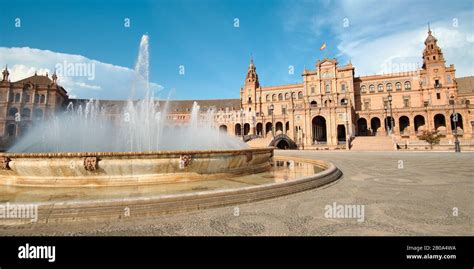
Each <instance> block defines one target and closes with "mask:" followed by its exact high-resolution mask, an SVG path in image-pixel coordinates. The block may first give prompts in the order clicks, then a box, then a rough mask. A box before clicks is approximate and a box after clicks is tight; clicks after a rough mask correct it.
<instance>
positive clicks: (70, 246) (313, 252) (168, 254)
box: [0, 236, 474, 269]
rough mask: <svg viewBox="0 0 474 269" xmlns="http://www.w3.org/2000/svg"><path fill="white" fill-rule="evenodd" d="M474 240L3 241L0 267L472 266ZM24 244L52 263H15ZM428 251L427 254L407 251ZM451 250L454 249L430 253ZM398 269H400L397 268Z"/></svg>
mask: <svg viewBox="0 0 474 269" xmlns="http://www.w3.org/2000/svg"><path fill="white" fill-rule="evenodd" d="M473 238H474V237H431V236H430V237H2V238H0V253H1V255H0V268H1V269H8V268H11V266H13V265H38V264H43V265H50V266H57V265H61V264H98V263H99V264H105V263H119V264H168V263H191V264H203V263H205V264H209V263H237V264H244V263H250V262H251V263H278V264H295V263H311V264H369V265H370V264H372V265H376V264H394V265H400V266H403V268H405V267H406V266H414V267H416V268H418V267H420V266H422V265H429V267H431V268H433V267H435V266H443V267H444V266H448V267H449V268H455V267H453V266H454V265H460V264H464V265H466V266H468V267H467V268H473V267H472V266H473V265H474V262H473V258H472V256H473V255H472V253H474V248H473V242H474V240H473ZM26 243H28V244H29V245H30V246H31V245H36V246H43V245H49V246H55V247H56V248H55V258H56V260H55V262H54V263H49V262H48V261H47V260H46V259H42V260H40V259H28V260H26V259H19V258H18V249H19V247H20V246H24V245H25V244H26ZM407 246H430V247H431V248H432V250H430V251H424V250H420V251H419V252H416V251H414V250H407ZM434 246H440V247H441V246H454V247H455V248H456V250H437V251H435V250H433V247H434ZM428 253H431V254H440V255H445V254H449V255H451V254H454V255H456V259H451V260H441V261H439V260H433V259H423V260H407V257H406V255H411V254H413V255H417V254H421V255H425V254H428ZM400 268H402V267H400Z"/></svg>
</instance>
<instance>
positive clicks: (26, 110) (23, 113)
mask: <svg viewBox="0 0 474 269" xmlns="http://www.w3.org/2000/svg"><path fill="white" fill-rule="evenodd" d="M21 116H22V117H25V118H29V117H30V116H31V110H30V109H29V108H27V107H25V108H23V110H22V111H21Z"/></svg>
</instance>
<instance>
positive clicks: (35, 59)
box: [0, 0, 474, 99]
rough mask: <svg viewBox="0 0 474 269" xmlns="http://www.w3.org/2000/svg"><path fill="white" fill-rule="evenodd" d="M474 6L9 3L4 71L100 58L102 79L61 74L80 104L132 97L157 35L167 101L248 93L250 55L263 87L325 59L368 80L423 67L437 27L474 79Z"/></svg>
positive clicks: (0, 45) (251, 0)
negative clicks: (146, 43)
mask: <svg viewBox="0 0 474 269" xmlns="http://www.w3.org/2000/svg"><path fill="white" fill-rule="evenodd" d="M473 3H474V1H470V0H465V1H463V0H459V1H453V2H449V3H448V2H447V1H401V0H398V1H397V0H395V1H372V0H367V1H362V0H361V1H328V0H327V1H326V0H323V1H290V0H260V1H258V0H257V1H256V0H235V1H229V0H227V1H226V0H224V1H217V0H173V1H172V0H165V1H143V0H139V1H131V0H130V1H123V0H122V1H91V0H82V1H75V0H74V1H57V0H49V1H43V0H35V1H21V0H20V1H9V2H8V4H4V5H2V9H1V10H0V24H1V27H0V64H1V65H5V64H8V65H9V66H10V67H11V68H12V71H13V74H12V78H14V79H21V78H22V77H24V76H26V75H29V74H32V73H34V71H38V72H39V73H44V72H49V73H50V72H52V70H54V69H55V66H56V64H57V63H62V62H63V61H67V62H74V61H79V62H93V63H95V64H96V68H95V70H96V75H95V77H94V79H92V80H90V79H85V78H83V77H74V76H71V77H60V80H59V81H60V84H61V83H62V84H63V85H64V86H65V88H66V90H68V91H69V92H70V93H71V95H72V96H73V97H78V98H100V99H123V98H127V97H128V93H129V88H130V86H129V85H131V81H130V77H131V69H133V67H134V65H135V61H136V57H137V52H138V45H139V42H140V38H141V36H142V35H143V34H144V33H148V35H149V36H150V48H149V49H150V81H151V82H153V85H154V88H153V89H155V90H157V91H159V92H160V94H161V96H162V97H166V96H167V94H168V92H169V91H170V90H172V89H174V90H173V93H172V98H173V99H211V98H238V96H239V89H240V87H241V85H242V83H243V79H244V77H245V73H246V70H247V66H248V63H249V58H250V54H252V55H253V57H254V60H255V64H256V66H257V72H258V74H259V77H260V81H261V84H263V85H264V86H265V85H279V84H289V83H299V82H301V76H300V74H301V72H302V70H303V68H304V66H306V67H307V68H311V69H312V68H314V64H315V62H316V60H317V59H318V58H323V57H325V56H328V57H337V59H338V61H339V63H340V64H345V63H347V61H349V60H351V61H352V63H353V64H354V66H355V68H356V74H357V75H369V74H374V73H380V72H384V71H386V68H385V67H386V63H387V62H389V63H393V62H408V63H412V62H418V61H419V60H420V59H421V53H422V49H423V40H424V38H425V37H426V28H427V26H426V25H427V23H428V22H430V23H431V27H432V29H433V31H434V34H435V36H437V37H438V39H439V43H440V46H442V48H443V52H444V53H445V58H446V60H447V64H448V65H449V64H451V63H453V64H455V65H456V67H457V74H458V76H466V75H473V74H474V71H473V67H472V63H473V62H474V51H473V46H474V43H473V42H474V21H473V18H474V11H473V10H474V7H473ZM17 18H19V19H21V27H15V23H16V22H17V21H16V19H17ZM125 18H129V19H130V27H129V28H126V27H124V19H125ZM236 18H237V19H238V20H239V27H234V22H235V19H236ZM323 42H326V43H327V49H326V50H325V51H323V52H321V51H320V50H319V47H320V46H321V44H322V43H323ZM180 65H182V66H184V68H185V74H184V75H180V73H179V71H180ZM290 65H291V66H294V69H295V72H294V74H289V72H288V70H289V66H290Z"/></svg>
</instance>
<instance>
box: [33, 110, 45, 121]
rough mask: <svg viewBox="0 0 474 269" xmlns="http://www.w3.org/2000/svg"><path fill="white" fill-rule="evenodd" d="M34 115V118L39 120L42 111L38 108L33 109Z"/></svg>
mask: <svg viewBox="0 0 474 269" xmlns="http://www.w3.org/2000/svg"><path fill="white" fill-rule="evenodd" d="M34 114H35V118H36V119H37V120H39V119H41V118H42V117H43V110H41V109H40V108H37V109H35V112H34Z"/></svg>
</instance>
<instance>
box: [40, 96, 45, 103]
mask: <svg viewBox="0 0 474 269" xmlns="http://www.w3.org/2000/svg"><path fill="white" fill-rule="evenodd" d="M40 103H42V104H44V103H46V96H45V95H44V94H42V95H41V98H40Z"/></svg>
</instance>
